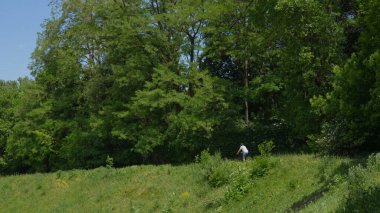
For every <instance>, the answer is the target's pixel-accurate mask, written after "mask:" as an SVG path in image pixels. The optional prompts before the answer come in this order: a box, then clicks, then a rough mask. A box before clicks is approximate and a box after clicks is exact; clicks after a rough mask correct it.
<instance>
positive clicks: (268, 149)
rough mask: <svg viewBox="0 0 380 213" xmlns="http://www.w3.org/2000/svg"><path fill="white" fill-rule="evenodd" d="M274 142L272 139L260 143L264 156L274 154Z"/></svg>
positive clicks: (260, 149)
mask: <svg viewBox="0 0 380 213" xmlns="http://www.w3.org/2000/svg"><path fill="white" fill-rule="evenodd" d="M274 147H275V146H274V143H273V141H272V140H269V141H264V142H263V143H261V144H259V146H258V148H259V152H260V154H261V155H262V156H270V155H272V151H273V149H274Z"/></svg>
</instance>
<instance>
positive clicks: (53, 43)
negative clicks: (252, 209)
mask: <svg viewBox="0 0 380 213" xmlns="http://www.w3.org/2000/svg"><path fill="white" fill-rule="evenodd" d="M379 9H380V3H379V2H378V1H375V0H365V1H360V2H356V1H353V0H350V1H343V0H342V1H330V0H311V1H298V0H265V1H264V0H239V1H237V0H191V1H184V0H128V1H126V0H102V1H100V0H64V1H53V3H52V15H51V18H50V19H48V20H46V21H45V22H44V23H43V26H44V30H43V32H41V33H40V34H39V37H38V40H37V47H36V49H35V51H34V53H33V54H32V62H31V65H30V69H31V70H32V75H33V77H34V78H33V79H32V80H31V79H27V78H25V79H19V80H18V81H17V82H14V81H2V82H0V87H1V93H0V120H1V122H0V168H1V170H2V171H3V172H30V171H52V170H58V169H69V168H93V167H97V166H101V165H104V164H105V160H106V158H107V156H109V157H111V158H112V159H113V161H114V163H115V165H116V166H123V165H129V164H137V163H165V162H173V163H175V162H177V163H178V162H185V161H188V160H192V159H194V156H195V155H196V154H198V153H199V152H200V151H201V150H204V149H210V150H220V151H221V153H222V154H224V155H226V156H228V155H232V154H233V153H234V150H235V149H236V148H237V145H238V144H239V143H240V142H244V143H246V144H247V145H248V147H252V148H254V147H256V146H257V145H258V144H260V143H262V142H264V141H267V140H272V141H274V143H275V146H276V149H277V151H291V150H300V149H302V150H312V151H319V152H330V153H354V152H357V151H360V150H366V149H369V148H376V147H378V144H377V143H378V141H379V139H380V138H379V137H380V135H379V133H378V131H377V130H378V127H379V125H380V98H379V97H380V92H379V91H380V89H379V88H378V87H379V85H380V84H379V82H377V80H378V79H379V73H378V72H379V71H380V53H379V50H380V36H379V34H380V31H379V29H380V26H379V24H380V22H379V21H378V20H379V16H378V15H377V11H378V10H379Z"/></svg>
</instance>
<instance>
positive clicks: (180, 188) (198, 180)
mask: <svg viewBox="0 0 380 213" xmlns="http://www.w3.org/2000/svg"><path fill="white" fill-rule="evenodd" d="M274 158H275V160H276V162H277V163H276V166H275V167H274V168H272V169H271V170H270V171H269V174H267V175H266V176H264V177H260V178H257V179H255V180H254V181H252V183H253V185H252V186H251V187H250V189H249V191H248V193H246V194H245V195H244V197H243V198H242V199H240V200H238V201H229V202H226V201H225V200H224V194H225V192H226V191H227V190H228V188H229V187H230V186H229V185H225V186H221V187H218V188H212V187H210V186H209V185H208V183H207V182H206V181H205V180H204V179H203V177H202V175H201V174H202V172H201V170H200V167H199V165H197V164H191V165H186V166H170V165H164V166H132V167H127V168H121V169H106V168H99V169H95V170H74V171H67V172H61V171H59V172H56V173H51V174H34V175H20V176H7V177H0V209H1V211H2V212H80V211H81V210H82V211H83V210H86V212H285V211H293V210H302V211H305V212H315V210H318V212H321V210H322V212H331V211H333V210H334V209H336V207H337V205H338V204H339V201H340V199H341V197H342V196H343V195H344V193H343V192H339V187H336V189H335V190H329V191H324V189H325V188H328V186H329V184H332V183H333V182H334V181H335V180H336V179H339V177H340V176H339V175H340V174H342V173H345V172H347V168H348V167H349V166H350V164H351V161H350V160H348V159H339V158H320V157H315V156H312V155H285V156H278V157H274ZM230 164H231V165H232V166H235V167H239V166H240V167H247V166H250V162H245V163H243V162H231V163H230ZM321 195H324V196H322V197H320V196H321ZM317 198H319V199H317ZM313 199H317V200H315V202H313V203H312V204H311V205H308V206H306V208H303V207H304V206H303V204H304V203H308V201H309V200H313Z"/></svg>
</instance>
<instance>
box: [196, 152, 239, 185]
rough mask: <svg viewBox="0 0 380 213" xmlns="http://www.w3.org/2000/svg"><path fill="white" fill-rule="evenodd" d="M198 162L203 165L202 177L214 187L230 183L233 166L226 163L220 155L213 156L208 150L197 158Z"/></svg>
mask: <svg viewBox="0 0 380 213" xmlns="http://www.w3.org/2000/svg"><path fill="white" fill-rule="evenodd" d="M196 162H198V163H199V164H200V165H201V168H202V175H203V176H204V177H205V179H206V180H207V181H208V183H209V184H210V185H211V186H213V187H219V186H222V185H224V184H226V183H228V182H229V178H230V174H231V173H232V168H233V167H232V165H230V163H228V162H226V161H224V160H223V159H222V157H221V154H220V153H216V154H215V155H211V154H210V153H209V152H208V150H205V151H202V153H201V155H200V156H197V158H196Z"/></svg>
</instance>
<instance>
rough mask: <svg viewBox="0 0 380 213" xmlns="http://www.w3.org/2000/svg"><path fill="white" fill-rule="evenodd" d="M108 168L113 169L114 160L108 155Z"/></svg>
mask: <svg viewBox="0 0 380 213" xmlns="http://www.w3.org/2000/svg"><path fill="white" fill-rule="evenodd" d="M106 168H108V169H111V168H113V158H112V157H110V156H109V155H107V158H106Z"/></svg>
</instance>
